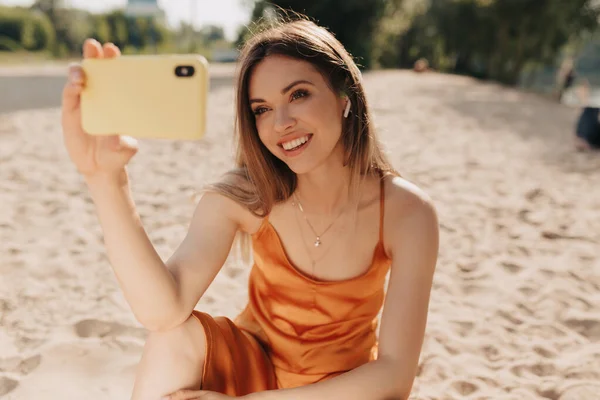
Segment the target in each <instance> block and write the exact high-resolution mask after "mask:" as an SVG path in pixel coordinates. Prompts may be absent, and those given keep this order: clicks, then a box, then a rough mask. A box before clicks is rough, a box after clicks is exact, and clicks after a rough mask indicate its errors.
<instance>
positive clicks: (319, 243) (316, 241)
mask: <svg viewBox="0 0 600 400" xmlns="http://www.w3.org/2000/svg"><path fill="white" fill-rule="evenodd" d="M320 245H321V238H320V237H318V236H317V240H315V247H319V246H320Z"/></svg>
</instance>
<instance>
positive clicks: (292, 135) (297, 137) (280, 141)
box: [277, 132, 312, 148]
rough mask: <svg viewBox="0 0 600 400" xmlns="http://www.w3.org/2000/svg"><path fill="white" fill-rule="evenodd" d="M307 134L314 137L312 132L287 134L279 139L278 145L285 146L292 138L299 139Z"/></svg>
mask: <svg viewBox="0 0 600 400" xmlns="http://www.w3.org/2000/svg"><path fill="white" fill-rule="evenodd" d="M306 135H310V136H311V137H312V133H310V132H303V133H293V134H289V135H285V136H284V137H282V138H281V139H279V141H278V142H277V146H279V147H281V148H283V144H284V143H285V142H289V141H291V140H295V139H299V138H301V137H304V136H306ZM309 140H310V138H309Z"/></svg>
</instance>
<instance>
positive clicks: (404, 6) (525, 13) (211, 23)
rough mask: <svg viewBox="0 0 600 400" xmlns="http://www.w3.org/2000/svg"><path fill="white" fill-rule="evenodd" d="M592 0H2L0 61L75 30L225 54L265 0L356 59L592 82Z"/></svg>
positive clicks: (80, 34) (46, 54)
mask: <svg viewBox="0 0 600 400" xmlns="http://www.w3.org/2000/svg"><path fill="white" fill-rule="evenodd" d="M598 3H599V2H598V1H597V0H568V1H567V0H348V1H340V0H319V1H316V0H315V1H306V0H279V1H270V2H267V1H263V0H220V1H208V0H206V1H205V0H173V1H157V0H128V1H126V0H106V1H105V0H91V1H83V0H37V1H27V0H2V1H0V63H3V64H11V63H13V64H14V63H22V62H40V61H48V60H66V59H70V58H71V59H76V58H77V57H79V56H80V50H81V46H82V43H83V40H84V39H85V38H87V37H94V38H96V39H98V40H99V41H100V42H108V41H111V42H114V43H115V44H117V45H118V46H119V47H120V48H121V49H122V50H123V52H124V53H126V54H140V53H167V52H175V53H182V52H193V53H200V54H203V55H204V56H206V57H207V58H208V59H209V60H210V61H213V62H230V61H234V60H235V58H236V53H237V49H238V48H239V46H240V45H241V44H242V43H243V41H244V39H245V37H246V36H247V35H248V26H252V25H251V23H252V22H256V21H259V20H260V19H261V18H266V19H268V18H269V15H272V9H273V6H280V7H282V8H285V9H292V10H295V11H299V12H302V13H305V14H307V15H308V16H310V17H312V18H315V19H316V20H318V21H319V22H320V23H321V24H322V25H324V26H327V27H328V28H329V29H331V30H332V31H333V32H334V33H335V34H336V35H337V37H338V38H339V39H340V41H341V42H342V43H343V44H344V45H345V46H346V47H347V48H348V49H349V50H350V51H351V53H352V54H353V55H354V56H355V57H357V60H358V62H359V63H360V64H361V65H362V67H364V68H411V67H413V66H414V64H415V62H416V61H417V60H419V59H423V60H427V62H428V65H429V67H431V68H433V69H435V70H438V71H442V72H451V73H457V74H465V75H470V76H475V77H479V78H484V79H492V80H495V81H498V82H502V83H505V84H509V85H520V86H523V87H527V88H534V89H536V90H540V91H543V92H552V91H553V90H556V89H557V88H556V85H557V72H558V70H559V69H560V66H561V65H562V64H563V63H564V61H565V60H569V59H571V60H573V64H574V69H575V71H576V72H577V74H578V75H585V76H586V77H587V78H588V79H589V80H590V82H591V83H592V84H593V85H598V84H600V72H599V71H600V39H598V37H597V35H595V33H596V30H597V27H598V8H599V6H598Z"/></svg>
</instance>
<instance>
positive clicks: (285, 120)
mask: <svg viewBox="0 0 600 400" xmlns="http://www.w3.org/2000/svg"><path fill="white" fill-rule="evenodd" d="M295 124H296V119H295V118H293V117H292V116H291V115H290V113H289V110H288V108H287V107H280V108H278V109H277V110H276V111H275V126H274V129H275V131H276V132H278V133H285V131H287V130H288V129H290V128H292V127H293V126H294V125H295Z"/></svg>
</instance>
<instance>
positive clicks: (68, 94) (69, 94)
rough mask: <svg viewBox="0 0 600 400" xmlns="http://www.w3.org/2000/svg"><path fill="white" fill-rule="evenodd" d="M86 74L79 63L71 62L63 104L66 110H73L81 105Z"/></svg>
mask: <svg viewBox="0 0 600 400" xmlns="http://www.w3.org/2000/svg"><path fill="white" fill-rule="evenodd" d="M83 83H84V75H83V70H82V68H81V66H80V65H79V64H71V65H69V69H68V78H67V83H66V84H65V87H64V89H63V96H62V103H63V104H62V106H63V112H64V111H72V110H74V109H76V108H77V107H78V106H79V98H80V95H81V91H82V90H83Z"/></svg>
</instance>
